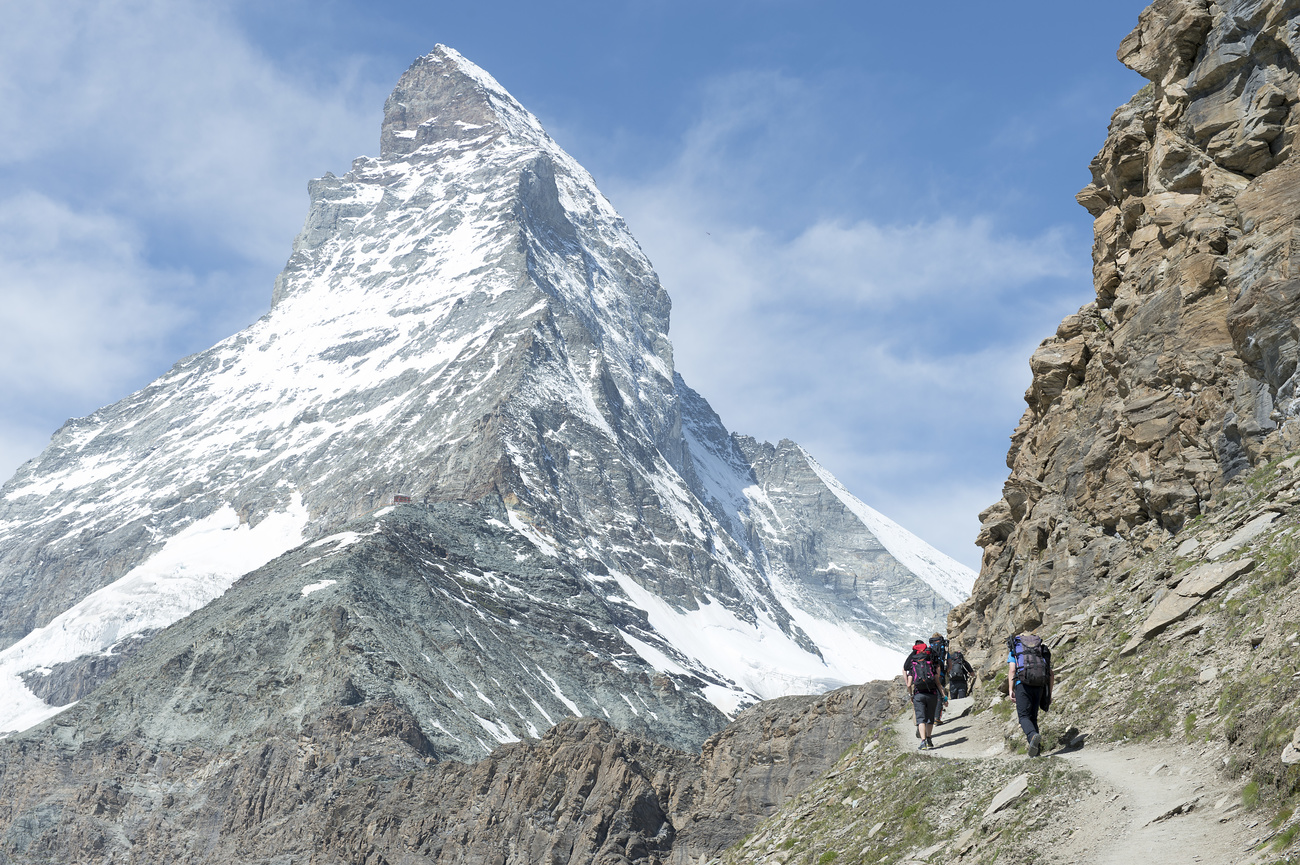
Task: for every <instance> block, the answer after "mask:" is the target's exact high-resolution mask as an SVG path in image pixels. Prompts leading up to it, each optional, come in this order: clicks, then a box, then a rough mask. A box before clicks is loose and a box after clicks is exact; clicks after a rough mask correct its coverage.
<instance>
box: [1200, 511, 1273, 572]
mask: <svg viewBox="0 0 1300 865" xmlns="http://www.w3.org/2000/svg"><path fill="white" fill-rule="evenodd" d="M1279 516H1281V514H1279V513H1277V512H1276V511H1268V512H1266V513H1262V514H1260V515H1259V516H1257V517H1255V518H1254V519H1253V520H1251V521H1250V522H1248V523H1246V524H1245V525H1244V526H1242V527H1241V528H1239V529H1237V531H1235V532H1233V533H1232V536H1231V537H1229V538H1228V539H1227V540H1225V541H1220V542H1219V543H1217V544H1215V545H1214V546H1212V547H1210V550H1209V552H1207V553H1206V554H1205V557H1206V558H1207V559H1210V560H1211V561H1213V560H1215V559H1221V558H1223V557H1224V556H1226V555H1227V554H1228V553H1230V552H1232V551H1233V550H1239V549H1241V548H1242V547H1244V546H1245V545H1246V544H1248V543H1250V542H1251V541H1253V540H1255V538H1257V537H1259V536H1260V535H1262V534H1263V533H1264V531H1265V530H1266V529H1267V528H1268V527H1269V526H1271V525H1272V524H1273V521H1274V520H1276V519H1277V518H1278V517H1279Z"/></svg>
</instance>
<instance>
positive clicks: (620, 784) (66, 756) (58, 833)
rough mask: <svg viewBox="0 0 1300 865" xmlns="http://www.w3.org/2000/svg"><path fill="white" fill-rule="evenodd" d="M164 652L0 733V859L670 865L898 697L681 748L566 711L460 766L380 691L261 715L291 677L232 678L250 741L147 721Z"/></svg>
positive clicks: (895, 689)
mask: <svg viewBox="0 0 1300 865" xmlns="http://www.w3.org/2000/svg"><path fill="white" fill-rule="evenodd" d="M166 639H167V637H166V635H164V637H163V638H161V640H163V641H165V640H166ZM164 646H165V643H164V642H160V641H155V642H154V643H152V644H150V646H148V647H147V648H146V649H145V650H144V651H143V652H141V657H140V659H139V661H138V662H137V663H136V664H135V665H134V666H131V665H128V669H126V670H124V671H123V673H122V674H121V675H119V676H118V677H117V678H115V679H114V680H112V682H110V684H109V685H108V686H106V687H105V688H103V689H101V690H100V691H98V692H96V693H95V694H94V695H92V697H91V698H89V699H88V700H87V701H85V702H83V703H82V704H80V705H78V706H77V707H75V708H73V709H71V710H69V712H68V713H65V714H64V715H61V716H60V717H59V718H58V719H56V721H55V722H54V724H53V725H52V726H51V727H50V728H49V729H48V730H42V731H41V732H39V733H36V732H33V733H28V734H24V735H22V736H20V737H18V738H17V739H11V740H6V741H0V785H2V786H3V788H4V790H5V795H4V796H3V797H0V862H24V863H59V865H68V863H102V862H110V861H130V862H134V863H228V862H242V863H271V862H298V861H303V862H405V863H428V865H433V863H447V865H450V863H480V862H495V863H500V865H534V863H539V862H547V863H551V862H554V863H563V862H603V863H628V865H630V863H642V865H667V863H681V865H684V863H687V862H692V863H693V862H697V861H699V860H700V857H705V858H711V857H713V856H715V855H717V854H719V853H720V852H721V851H722V850H724V849H725V848H726V847H728V846H730V845H731V844H733V843H735V842H736V841H737V840H739V839H740V838H741V837H743V836H744V835H745V834H746V833H748V832H749V831H751V830H752V829H753V828H754V826H755V825H756V824H757V823H758V822H759V821H760V820H761V819H763V818H764V817H767V816H769V815H771V814H772V813H774V812H775V811H776V810H777V809H778V808H779V807H780V806H781V805H782V804H784V803H785V802H786V801H787V800H788V799H789V798H791V797H792V796H794V795H796V794H797V793H799V792H800V791H801V790H803V789H804V788H805V787H806V786H807V785H808V784H810V783H812V782H813V781H815V780H816V779H817V778H818V777H819V776H820V775H821V774H822V773H823V772H825V771H826V770H827V769H829V768H830V767H831V766H832V765H833V764H834V762H835V761H836V760H837V759H838V758H839V756H840V754H842V753H843V752H844V750H845V749H847V748H848V747H850V746H851V745H852V744H853V743H854V742H856V741H858V740H860V739H861V738H862V737H863V736H864V735H866V733H867V732H868V730H869V729H871V728H872V727H873V726H876V725H878V724H880V723H881V722H882V721H884V720H885V719H887V718H889V717H892V716H893V715H894V714H895V713H897V712H898V710H899V709H900V708H901V700H900V698H901V696H902V693H903V691H902V688H901V686H900V685H899V684H898V683H896V682H889V683H883V682H882V683H872V684H868V685H862V686H855V687H850V688H844V689H841V690H838V691H834V692H832V693H829V694H825V695H822V696H817V697H786V698H782V699H780V700H775V701H771V702H768V703H761V704H759V705H757V706H754V707H751V708H750V709H748V710H746V711H745V712H743V713H741V715H740V716H739V717H738V718H737V719H736V721H735V722H734V723H732V724H731V725H730V726H728V727H727V728H725V729H724V730H723V731H722V732H720V733H718V734H717V735H715V736H713V737H712V738H710V739H709V740H708V741H707V742H705V744H704V748H703V751H702V753H698V754H697V753H687V752H683V751H678V750H674V749H672V748H670V747H667V746H664V745H661V744H658V743H656V742H653V741H650V740H647V739H645V738H643V737H640V736H637V735H635V734H632V733H627V732H622V731H619V730H616V729H615V728H613V727H612V726H610V725H609V724H608V723H607V722H606V721H604V720H597V719H594V718H577V719H574V718H571V719H568V720H565V721H563V722H561V723H560V724H558V725H557V726H555V727H554V728H553V729H551V730H550V731H549V732H547V733H546V734H545V735H544V736H542V737H541V738H540V739H529V740H525V741H522V742H518V743H515V744H510V745H505V746H503V747H501V748H499V749H498V750H496V751H495V752H493V754H492V755H491V756H489V757H487V758H485V759H483V760H480V761H478V762H473V763H463V762H458V761H454V760H439V759H438V756H437V752H436V748H435V747H434V746H433V745H432V744H431V743H430V742H429V741H428V740H427V739H426V738H425V737H424V736H423V734H422V732H421V724H420V722H419V720H418V719H417V718H416V717H415V716H414V715H412V714H411V712H410V711H409V710H408V709H407V707H406V706H404V705H401V704H399V703H396V702H394V701H393V700H391V699H387V698H378V699H366V698H365V697H364V696H362V695H359V694H358V695H354V698H351V699H349V698H346V697H345V698H344V699H341V700H336V701H326V702H325V703H320V704H316V705H308V711H307V712H306V713H305V714H304V715H302V716H300V717H292V716H291V715H289V714H286V713H283V712H279V713H277V712H273V711H266V710H267V709H268V708H270V707H272V706H273V704H274V703H275V702H276V701H277V700H278V699H280V698H282V697H284V696H285V695H286V694H294V695H295V696H296V692H299V691H301V690H302V687H301V684H302V683H301V679H302V678H303V677H302V676H295V675H293V673H292V671H290V673H289V674H288V675H286V676H284V677H282V679H281V680H280V681H276V682H272V681H270V680H269V679H268V678H266V677H265V676H249V677H247V679H246V682H245V683H244V685H243V690H244V691H245V693H244V694H243V695H242V698H241V699H242V702H243V703H244V704H245V705H244V706H243V707H242V708H241V709H240V710H239V711H238V712H236V713H234V714H236V715H237V716H238V717H235V718H233V721H234V723H235V724H236V726H240V727H241V728H242V727H247V726H248V725H249V724H250V723H251V724H253V725H255V726H256V725H258V724H260V727H259V728H258V734H257V735H256V736H252V735H237V736H233V737H231V736H226V737H223V736H222V735H220V734H219V733H212V734H203V735H196V734H195V730H196V729H197V728H198V726H199V725H194V724H191V725H188V726H189V727H190V729H188V730H186V729H185V728H186V726H187V725H186V723H185V721H184V716H185V714H186V713H190V714H193V713H196V712H200V713H201V712H204V711H209V712H210V711H213V710H220V709H221V707H219V706H216V705H214V704H212V703H211V701H210V704H209V705H207V706H197V705H196V704H195V703H194V702H193V701H188V702H185V704H184V705H179V704H178V705H176V706H174V708H175V709H176V710H177V711H176V712H174V713H173V714H172V716H171V717H169V719H168V720H167V721H161V719H156V718H153V717H152V715H151V713H150V712H149V711H148V710H147V705H148V701H147V700H146V699H143V698H142V695H141V693H140V688H139V685H141V683H151V684H152V685H153V686H157V685H159V684H160V682H159V676H158V675H157V671H156V669H154V668H155V667H156V666H157V661H159V660H163V656H164V654H165V653H164V651H163V649H164ZM267 648H268V647H267V646H265V645H261V644H258V645H249V646H247V647H246V648H245V650H244V651H243V652H241V653H239V654H242V655H243V656H245V663H248V662H249V659H250V658H255V656H256V655H257V654H259V653H263V654H265V652H266V649H267ZM196 660H202V659H201V658H198V657H191V658H189V659H181V660H179V661H178V662H176V663H172V662H171V661H166V660H164V663H163V666H165V667H168V669H167V670H166V671H164V672H165V674H166V675H164V676H163V677H162V678H164V679H165V680H166V681H167V682H169V683H170V691H169V692H168V696H181V695H182V692H183V691H184V690H185V688H186V685H187V683H188V682H189V681H190V680H197V679H201V678H202V677H203V676H204V675H206V670H201V669H196V668H195V664H194V663H193V662H194V661H196ZM211 660H212V659H211V658H209V659H208V661H209V662H211ZM171 702H175V701H171ZM299 705H300V706H301V705H302V704H301V703H300V704H299ZM227 708H228V707H227ZM177 727H178V728H180V729H175V728H177ZM243 732H246V731H243Z"/></svg>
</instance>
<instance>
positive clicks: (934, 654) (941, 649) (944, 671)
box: [930, 631, 948, 726]
mask: <svg viewBox="0 0 1300 865" xmlns="http://www.w3.org/2000/svg"><path fill="white" fill-rule="evenodd" d="M930 659H931V660H932V661H934V663H935V664H937V665H938V667H939V684H940V685H942V686H943V689H944V694H945V696H944V697H943V699H942V700H940V701H939V715H938V717H936V718H935V719H934V723H935V726H938V725H940V724H942V723H943V709H944V706H946V705H947V704H948V697H947V696H946V694H947V691H948V638H947V637H945V636H944V635H943V634H940V633H939V632H938V631H936V632H934V633H933V634H931V635H930Z"/></svg>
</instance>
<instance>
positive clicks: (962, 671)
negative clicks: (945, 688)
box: [948, 652, 966, 679]
mask: <svg viewBox="0 0 1300 865" xmlns="http://www.w3.org/2000/svg"><path fill="white" fill-rule="evenodd" d="M948 678H949V679H964V678H966V656H965V655H963V654H962V653H961V652H953V653H952V654H951V655H949V656H948Z"/></svg>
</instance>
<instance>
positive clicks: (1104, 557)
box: [949, 0, 1300, 666]
mask: <svg viewBox="0 0 1300 865" xmlns="http://www.w3.org/2000/svg"><path fill="white" fill-rule="evenodd" d="M1119 59H1120V60H1121V61H1122V62H1124V63H1125V64H1126V65H1128V66H1129V67H1130V68H1132V69H1134V70H1136V71H1137V72H1139V73H1140V74H1141V75H1143V76H1144V77H1145V78H1147V79H1148V81H1149V82H1150V83H1149V84H1148V85H1147V86H1146V87H1144V88H1143V89H1142V90H1141V91H1140V92H1139V93H1138V94H1137V95H1136V96H1134V97H1133V99H1132V100H1130V101H1129V102H1128V103H1127V104H1126V105H1124V106H1122V107H1121V108H1120V109H1119V110H1117V111H1116V112H1115V114H1114V116H1113V118H1112V120H1111V124H1110V129H1109V131H1108V134H1107V137H1106V142H1105V145H1104V146H1103V147H1102V150H1101V152H1100V153H1099V154H1098V155H1097V157H1096V158H1095V159H1094V160H1093V162H1092V165H1091V166H1090V168H1091V172H1092V182H1091V183H1089V184H1088V185H1087V186H1086V187H1085V188H1084V189H1083V190H1082V191H1081V192H1080V193H1079V195H1078V200H1079V203H1080V204H1082V205H1083V206H1084V207H1086V208H1087V209H1088V211H1089V212H1090V213H1091V214H1092V215H1093V216H1094V218H1095V223H1094V245H1093V277H1094V288H1095V294H1096V297H1095V299H1094V300H1093V301H1092V302H1090V303H1088V304H1086V305H1084V306H1083V307H1082V308H1081V309H1080V310H1079V311H1078V313H1076V314H1074V315H1070V316H1068V317H1066V319H1065V320H1064V321H1062V322H1061V325H1060V327H1059V328H1058V329H1057V332H1056V334H1055V336H1052V337H1049V338H1048V339H1046V340H1044V341H1043V343H1042V345H1041V346H1040V347H1039V348H1038V350H1037V351H1035V352H1034V355H1033V357H1032V358H1031V360H1030V367H1031V369H1032V371H1033V383H1032V385H1031V386H1030V388H1029V390H1028V391H1027V392H1026V394H1025V400H1026V402H1027V403H1028V408H1027V410H1026V411H1025V414H1024V417H1023V418H1022V419H1021V421H1020V424H1019V426H1017V428H1016V430H1015V432H1014V433H1013V435H1012V442H1011V449H1010V451H1009V453H1008V455H1007V465H1008V467H1009V468H1010V469H1011V475H1010V477H1009V478H1008V480H1007V482H1006V484H1005V486H1004V488H1003V496H1002V498H1001V500H999V501H998V502H997V503H995V504H994V505H992V506H991V507H989V508H988V509H987V510H985V511H984V512H983V513H982V514H981V515H980V520H981V529H980V534H979V539H978V541H977V543H978V544H979V545H980V546H981V547H983V550H984V555H983V563H982V568H981V574H980V578H979V580H978V581H977V583H976V585H975V589H974V592H973V594H972V596H971V598H970V599H969V600H968V601H967V602H965V603H963V604H962V605H960V606H959V607H957V608H956V609H955V610H953V612H952V613H951V614H950V617H949V630H950V631H951V632H953V633H955V634H956V635H957V637H958V639H959V641H963V642H966V643H968V644H970V645H972V646H977V647H979V651H978V652H977V654H980V653H982V660H983V661H984V662H985V663H986V664H988V665H990V666H991V665H993V664H994V663H996V661H997V660H999V651H998V645H999V644H1000V642H1001V640H1002V639H1003V638H1004V637H1005V636H1006V635H1008V634H1010V633H1012V632H1013V631H1018V630H1023V629H1028V628H1037V627H1040V626H1044V625H1046V626H1049V627H1050V626H1051V625H1053V623H1059V622H1060V621H1062V620H1063V619H1064V618H1066V617H1068V616H1069V615H1070V614H1071V612H1072V611H1074V610H1075V608H1076V607H1077V606H1078V605H1079V603H1080V601H1082V600H1083V599H1085V598H1087V597H1090V596H1091V595H1092V594H1094V593H1095V591H1096V589H1097V587H1098V584H1099V583H1100V582H1101V581H1104V580H1106V579H1108V578H1112V579H1122V578H1123V575H1124V574H1126V573H1127V572H1128V571H1130V570H1131V569H1132V567H1133V565H1134V563H1135V561H1136V560H1137V558H1138V557H1140V556H1141V555H1143V554H1144V552H1145V551H1148V550H1151V549H1154V548H1155V547H1156V546H1157V545H1159V544H1160V543H1162V542H1163V541H1164V540H1166V539H1167V538H1168V537H1169V536H1170V535H1171V534H1175V533H1177V532H1178V531H1179V530H1180V529H1182V528H1183V526H1184V525H1185V524H1186V523H1187V522H1188V520H1190V519H1193V518H1195V517H1196V516H1198V515H1200V514H1203V513H1205V512H1207V511H1209V510H1212V509H1213V508H1214V507H1215V497H1216V494H1217V493H1218V492H1219V491H1220V490H1221V489H1222V488H1223V485H1224V484H1225V483H1226V482H1228V481H1230V480H1231V479H1232V478H1234V477H1236V476H1238V475H1240V474H1241V473H1242V472H1243V471H1245V470H1247V469H1248V468H1249V467H1251V466H1253V465H1256V464H1258V463H1260V462H1261V461H1265V460H1268V459H1270V458H1273V457H1275V456H1278V455H1281V454H1283V453H1285V452H1287V451H1290V450H1294V449H1296V448H1297V447H1300V420H1298V419H1297V414H1298V413H1300V399H1298V398H1297V397H1298V396H1300V395H1298V394H1297V392H1296V390H1297V385H1300V376H1297V357H1298V350H1297V346H1298V345H1300V328H1298V327H1297V322H1298V321H1300V160H1297V159H1296V158H1295V157H1294V151H1295V139H1296V133H1297V129H1298V128H1300V3H1296V2H1292V0H1268V2H1261V0H1223V2H1217V3H1210V2H1207V0H1157V2H1155V3H1153V4H1152V5H1151V6H1150V7H1148V8H1147V9H1146V10H1145V11H1144V12H1143V13H1142V14H1141V16H1140V19H1139V22H1138V26H1137V28H1136V29H1135V30H1134V31H1133V32H1132V33H1131V34H1130V35H1129V36H1128V37H1127V38H1125V39H1124V41H1123V43H1122V44H1121V46H1120V49H1119Z"/></svg>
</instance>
